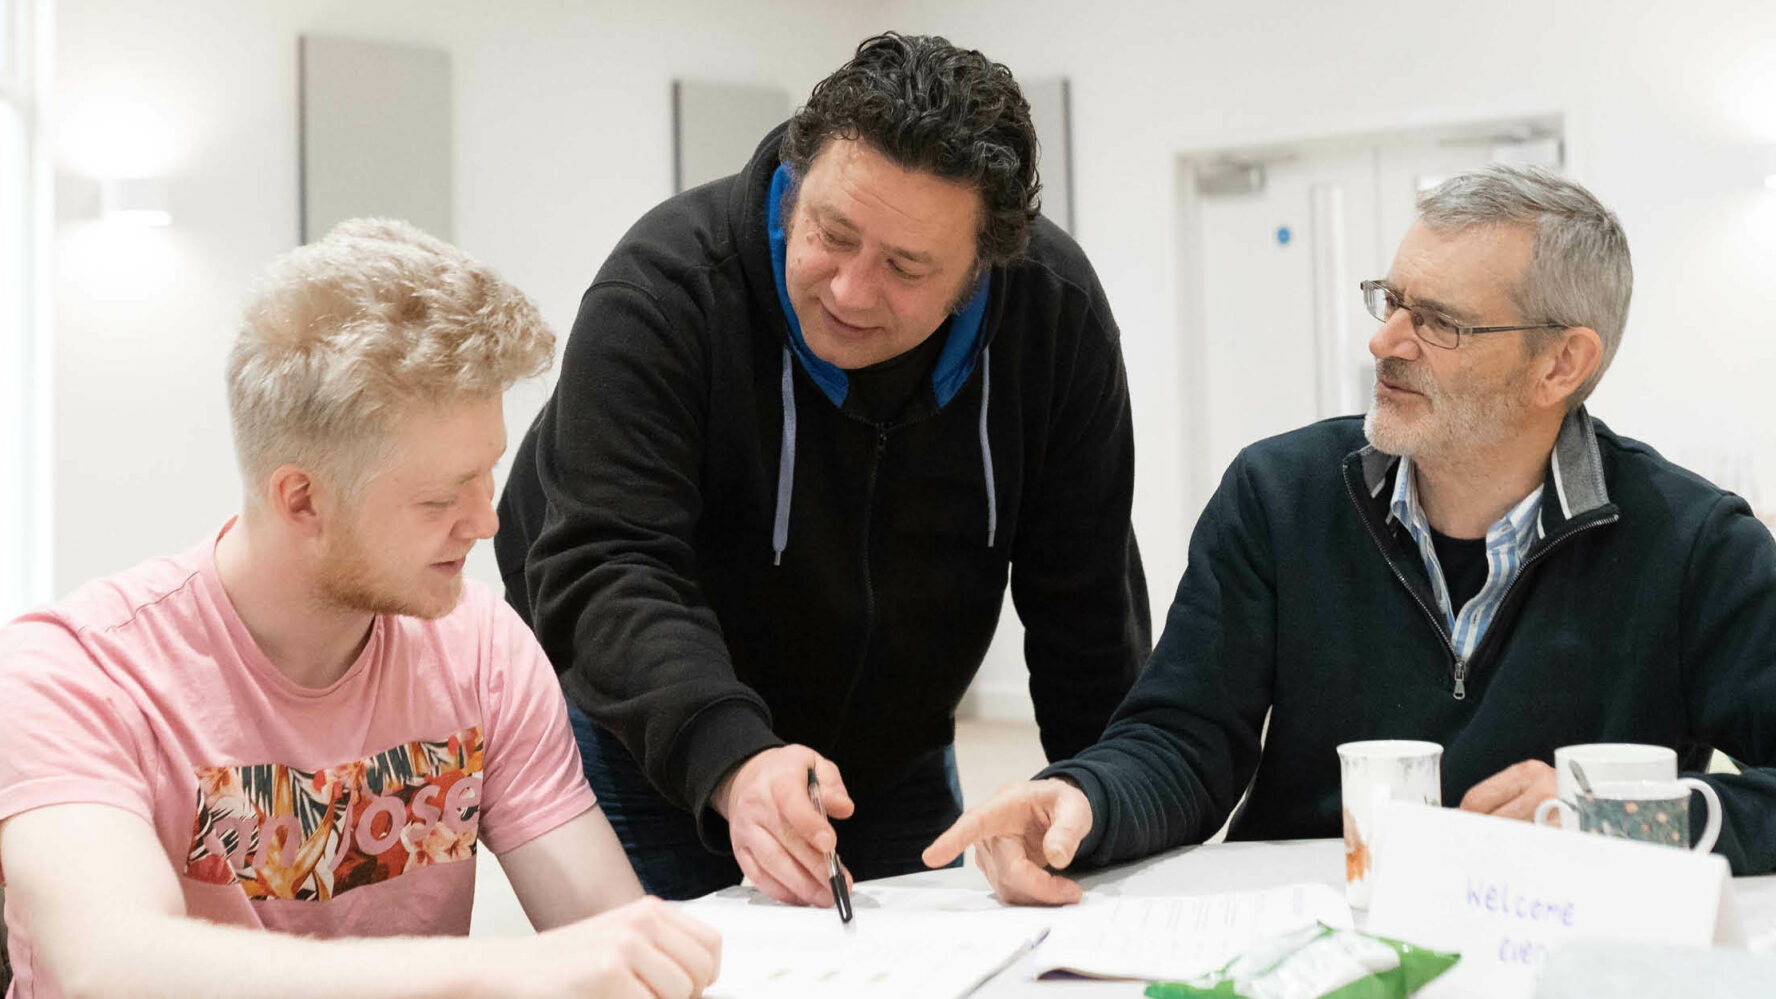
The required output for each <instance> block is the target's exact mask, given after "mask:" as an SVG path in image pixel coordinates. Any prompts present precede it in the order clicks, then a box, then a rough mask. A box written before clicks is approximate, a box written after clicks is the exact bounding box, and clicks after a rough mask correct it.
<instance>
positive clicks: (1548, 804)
mask: <svg viewBox="0 0 1776 999" xmlns="http://www.w3.org/2000/svg"><path fill="white" fill-rule="evenodd" d="M1559 807H1560V799H1559V798H1544V799H1542V803H1541V804H1539V805H1537V806H1536V813H1535V824H1536V825H1538V826H1546V827H1548V828H1550V829H1552V828H1555V826H1554V823H1552V822H1549V821H1548V816H1549V815H1550V814H1552V813H1553V811H1554V810H1555V809H1556V808H1559Z"/></svg>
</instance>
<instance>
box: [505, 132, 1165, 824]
mask: <svg viewBox="0 0 1776 999" xmlns="http://www.w3.org/2000/svg"><path fill="white" fill-rule="evenodd" d="M781 137H782V128H779V129H777V130H775V131H773V132H772V133H771V134H770V135H768V136H766V137H765V140H764V141H763V143H761V144H760V146H759V148H758V151H757V152H756V153H755V154H754V156H753V159H752V162H751V163H750V164H749V165H748V167H747V168H746V170H745V171H743V172H742V173H740V174H738V175H737V176H735V177H731V178H727V179H725V180H720V181H716V182H714V183H711V184H707V185H704V186H702V187H699V188H697V189H695V190H692V191H687V192H685V193H684V194H681V195H678V196H676V197H674V198H672V199H670V200H668V201H666V202H665V203H663V204H661V205H660V206H659V207H657V208H655V209H654V210H653V211H651V212H649V213H648V214H647V215H646V216H644V217H643V218H642V219H641V221H639V222H638V223H636V225H635V227H634V228H633V229H631V230H630V232H629V233H628V234H627V235H626V236H625V237H624V238H623V240H622V241H621V242H620V243H619V245H618V246H617V248H616V250H615V251H614V252H613V253H612V254H611V256H610V258H609V259H608V260H607V261H606V262H605V265H604V267H603V268H601V269H600V271H599V273H598V276H597V277H596V278H595V279H594V281H593V283H592V286H591V288H590V289H588V291H587V292H586V295H585V297H584V298H583V299H582V301H581V305H580V312H579V316H578V318H577V319H576V320H575V322H574V328H573V332H572V334H571V336H570V337H569V339H568V343H567V350H566V354H565V356H564V358H563V361H562V368H561V376H560V380H559V382H558V383H557V385H556V388H555V391H554V394H553V395H552V396H551V398H550V399H549V401H548V402H547V403H545V404H544V406H543V409H542V411H541V413H539V414H538V416H537V419H536V422H535V423H534V424H533V425H532V427H531V429H530V431H529V433H527V434H526V436H525V438H524V440H523V442H522V443H521V444H520V445H519V448H518V450H517V453H516V455H515V458H514V463H513V468H512V474H511V477H510V478H509V480H508V482H507V485H506V491H505V494H504V496H503V497H502V498H501V501H500V520H501V527H500V532H499V535H498V537H497V538H496V539H495V542H494V546H495V551H496V554H497V556H498V558H499V564H500V571H501V573H502V575H503V576H504V578H505V581H506V592H507V599H509V600H510V601H511V602H512V604H513V605H514V606H515V607H517V608H518V610H519V612H520V613H521V614H522V615H524V617H525V618H526V620H527V621H529V622H530V624H531V626H532V627H533V628H534V629H535V631H536V634H537V637H538V638H539V639H540V640H541V642H542V644H543V647H544V649H545V650H546V651H547V652H548V654H549V657H550V659H551V660H552V661H553V663H554V664H555V667H556V670H557V671H558V672H560V673H561V675H562V685H563V687H564V689H565V690H566V691H567V694H568V696H569V697H570V698H572V699H573V701H574V702H575V703H576V704H578V705H579V706H580V707H581V708H582V709H583V710H585V711H586V713H587V714H588V715H589V716H591V717H592V718H593V719H594V720H595V721H596V722H597V723H599V724H600V725H602V726H604V727H605V728H607V729H609V730H611V731H612V732H614V733H615V734H616V735H617V737H618V738H619V739H620V740H622V742H623V744H624V745H625V746H626V747H628V749H629V751H630V752H631V753H632V754H634V756H635V757H636V759H637V760H638V761H639V762H640V764H641V766H642V768H643V770H644V771H645V772H646V774H647V775H648V778H649V780H651V781H652V782H653V784H654V786H655V787H657V788H658V789H659V790H660V791H661V793H662V794H663V796H664V797H665V798H666V799H667V800H669V801H671V802H673V803H675V804H678V805H680V806H682V807H685V808H688V809H691V810H692V811H693V812H695V813H696V814H697V816H698V818H699V820H700V822H701V824H702V830H703V837H704V841H705V843H706V844H707V845H709V846H710V847H711V848H712V849H726V846H727V836H726V833H725V831H724V830H723V829H722V828H721V824H720V821H719V816H717V815H716V814H715V812H714V810H713V809H708V808H707V807H706V806H707V804H708V801H709V796H710V794H711V793H712V792H713V790H714V788H715V786H716V784H717V783H718V782H719V781H720V780H721V778H722V777H724V776H725V775H726V774H727V773H728V772H729V771H731V770H732V769H733V768H734V767H736V766H738V765H739V764H740V763H741V762H742V761H744V760H745V759H746V758H747V757H749V756H751V755H752V754H754V753H756V752H758V751H760V750H763V749H766V748H769V747H771V746H775V745H780V744H783V743H785V742H798V743H803V744H806V745H809V746H812V747H814V748H815V749H816V750H818V751H820V752H821V753H823V754H824V755H826V756H828V757H830V758H831V759H833V760H834V761H835V762H836V763H837V764H838V766H839V768H840V771H841V773H842V774H843V775H844V778H845V782H846V785H847V788H848V789H849V790H850V791H851V792H852V794H853V795H867V794H868V793H869V792H870V791H872V790H874V789H880V788H883V787H887V786H890V785H892V784H893V783H894V782H895V781H896V780H898V779H900V778H902V777H904V776H905V775H907V774H908V773H909V772H910V771H911V770H912V769H913V768H914V767H915V766H916V765H918V764H919V763H920V762H921V761H925V760H929V759H930V758H931V757H932V755H933V754H936V753H940V752H942V751H943V749H944V747H946V746H948V745H949V743H950V742H951V741H952V739H953V736H954V717H955V708H956V704H957V702H958V701H959V700H960V699H961V696H962V694H963V692H964V690H965V689H966V688H967V686H968V683H969V681H970V679H971V678H972V677H973V676H974V673H975V671H976V670H977V669H979V667H980V663H981V658H982V657H983V655H984V654H985V653H986V649H987V645H988V642H989V640H990V639H991V638H992V635H993V630H994V627H995V626H996V625H997V623H998V620H999V610H1000V605H1001V603H1002V601H1003V598H1004V592H1005V588H1006V579H1007V574H1008V572H1009V576H1010V584H1011V593H1012V598H1013V600H1014V602H1015V603H1016V605H1017V608H1018V612H1019V615H1020V617H1021V618H1022V620H1023V621H1024V624H1025V628H1026V639H1025V657H1026V660H1027V663H1028V666H1029V670H1030V687H1031V693H1032V696H1033V698H1034V701H1035V704H1036V714H1037V721H1038V723H1039V724H1040V726H1041V730H1042V741H1043V747H1044V749H1045V751H1046V752H1047V753H1048V755H1049V757H1050V758H1051V759H1058V758H1061V757H1065V756H1067V755H1070V754H1071V753H1074V752H1077V751H1078V750H1080V749H1082V748H1084V747H1085V746H1086V745H1089V744H1090V743H1091V742H1092V741H1093V740H1094V739H1095V738H1096V737H1097V736H1098V734H1099V733H1100V732H1101V731H1102V729H1103V726H1104V723H1105V721H1106V719H1108V718H1109V716H1110V713H1111V712H1112V711H1113V710H1114V709H1115V707H1116V705H1117V703H1118V702H1120V701H1121V699H1122V696H1123V695H1124V694H1125V693H1126V692H1127V690H1128V688H1129V686H1130V684H1131V683H1132V682H1133V680H1134V677H1135V675H1136V672H1137V671H1138V669H1139V667H1140V664H1141V663H1142V662H1143V661H1144V660H1145V658H1146V655H1147V652H1148V650H1149V635H1150V625H1149V621H1148V611H1147V591H1146V583H1145V580H1144V578H1143V576H1142V572H1141V562H1140V555H1139V552H1138V550H1137V548H1136V545H1135V538H1134V532H1133V530H1132V528H1131V525H1130V521H1129V506H1130V501H1131V495H1132V492H1133V485H1134V438H1133V429H1132V424H1131V420H1130V413H1129V402H1128V389H1127V378H1126V375H1125V372H1124V370H1123V364H1122V355H1121V350H1120V347H1119V345H1118V333H1117V329H1116V326H1115V323H1114V321H1113V320H1112V318H1111V316H1110V310H1109V306H1108V304H1107V303H1106V301H1105V299H1104V294H1103V290H1102V289H1101V288H1100V287H1099V285H1098V281H1097V278H1096V275H1095V274H1093V272H1092V270H1091V266H1090V264H1089V263H1087V261H1086V260H1085V257H1084V255H1083V254H1081V252H1080V251H1079V248H1078V247H1077V246H1076V245H1075V244H1074V243H1073V242H1072V240H1071V239H1069V238H1068V237H1067V236H1066V235H1065V234H1064V233H1062V232H1061V231H1060V230H1058V229H1057V228H1055V227H1054V226H1053V225H1051V224H1049V223H1048V222H1047V221H1045V220H1038V222H1037V224H1036V227H1035V231H1034V233H1033V235H1032V238H1031V242H1030V250H1029V253H1028V254H1027V256H1026V258H1025V259H1023V260H1020V261H1017V262H1015V263H1013V264H1011V265H1009V266H1005V267H998V268H994V269H992V271H991V272H990V273H989V274H988V275H987V279H986V281H985V288H986V289H987V290H986V291H985V292H984V293H983V294H982V295H981V296H980V297H979V299H978V300H977V301H976V302H975V303H973V309H972V311H973V312H974V313H975V317H974V319H973V322H974V323H975V324H977V328H975V329H974V330H973V333H972V336H971V337H959V338H958V339H957V341H956V342H957V343H958V345H959V346H958V350H960V351H961V354H960V355H959V356H952V355H955V354H956V352H953V351H949V350H946V351H945V352H944V357H943V358H942V359H940V360H939V362H938V370H937V371H936V372H935V373H934V377H933V379H931V381H930V382H927V383H925V384H923V385H922V386H921V390H920V391H919V393H918V394H917V395H915V396H914V398H913V400H912V401H911V402H910V403H909V404H908V406H907V407H906V409H905V410H904V411H902V412H901V413H900V414H899V415H898V416H897V417H894V418H892V419H888V420H885V421H881V422H876V421H872V420H871V419H869V418H868V417H867V416H866V415H864V413H863V412H862V411H861V409H859V408H858V407H857V406H855V401H856V400H853V399H845V400H844V402H843V404H839V405H835V404H834V401H833V397H834V393H833V392H832V391H831V378H832V376H833V373H834V371H833V369H829V368H822V367H821V366H820V365H819V363H818V359H814V358H812V357H811V355H808V354H806V351H805V349H803V348H801V344H800V337H799V334H798V333H795V332H793V331H792V326H791V324H790V323H789V321H788V317H787V316H786V310H785V308H784V306H783V304H782V300H781V299H780V297H779V294H778V290H777V287H776V278H775V276H774V269H773V263H772V257H771V242H770V238H769V235H768V226H769V222H770V215H771V212H769V211H768V208H769V207H770V206H771V205H772V203H773V202H772V198H771V185H772V181H773V179H774V177H775V175H776V173H777V168H778V165H779V164H778V148H779V144H780V142H781ZM968 311H970V310H965V311H964V314H963V315H960V316H958V317H956V318H955V319H953V320H951V322H950V323H949V324H947V326H946V328H945V329H941V330H939V331H938V332H937V333H935V334H934V336H948V335H950V333H951V332H952V331H951V330H950V329H949V327H951V326H960V325H961V324H964V323H965V322H968V321H969V317H968V315H967V313H968ZM964 340H966V344H965V346H966V349H965V350H963V349H962V346H963V345H964V343H963V341H964ZM946 374H947V375H948V379H947V380H946V377H945V376H946ZM964 376H965V377H964ZM839 377H841V378H842V377H843V376H842V374H841V375H840V376H839Z"/></svg>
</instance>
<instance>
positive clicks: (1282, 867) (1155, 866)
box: [871, 839, 1776, 999]
mask: <svg viewBox="0 0 1776 999" xmlns="http://www.w3.org/2000/svg"><path fill="white" fill-rule="evenodd" d="M1314 881H1317V882H1321V883H1324V884H1327V885H1331V886H1333V887H1336V888H1338V889H1339V890H1340V891H1342V890H1343V888H1344V841H1343V840H1337V839H1314V840H1292V841H1283V842H1245V843H1212V844H1206V845H1203V846H1187V847H1182V848H1180V849H1177V850H1173V851H1171V852H1169V853H1163V854H1160V855H1158V856H1155V857H1150V858H1148V859H1146V860H1141V861H1136V862H1135V863H1132V864H1124V865H1122V866H1119V867H1114V868H1109V869H1107V870H1104V871H1099V872H1097V873H1094V874H1088V875H1085V876H1083V877H1081V878H1080V879H1079V882H1080V884H1081V885H1082V886H1083V887H1084V888H1085V889H1086V890H1088V891H1096V892H1101V893H1108V894H1120V895H1137V896H1138V895H1206V894H1213V893H1216V892H1229V891H1250V890H1255V889H1261V888H1275V887H1280V886H1283V885H1290V884H1299V883H1301V882H1314ZM871 884H877V885H892V886H895V887H898V888H934V889H936V888H950V889H954V888H974V889H985V888H986V887H987V882H986V878H985V876H983V875H982V874H981V873H980V870H979V869H978V868H975V867H973V866H969V867H966V868H951V869H946V870H941V871H928V872H924V873H920V874H907V875H903V876H901V877H898V878H885V879H883V880H880V881H875V882H871ZM1733 898H1734V901H1735V904H1736V907H1737V909H1738V912H1739V916H1740V921H1741V923H1742V925H1743V926H1744V929H1745V933H1746V937H1747V939H1748V941H1749V942H1750V943H1751V946H1752V948H1753V949H1756V950H1776V875H1764V876H1761V877H1749V878H1734V879H1733ZM1355 915H1356V920H1357V925H1358V926H1359V927H1361V926H1362V925H1363V919H1364V914H1363V913H1362V912H1358V913H1356V914H1355ZM1144 988H1145V985H1143V984H1142V983H1138V982H1080V981H1031V980H1030V979H1029V977H1028V973H1027V971H1026V969H1025V968H1024V967H1023V966H1022V964H1021V963H1020V964H1017V965H1013V966H1012V967H1011V968H1008V969H1007V970H1006V971H1004V972H1003V973H1001V974H1000V975H998V976H997V977H996V978H994V979H993V980H992V981H991V982H989V983H988V984H987V985H986V986H985V987H984V988H982V989H981V990H980V992H979V993H977V994H978V995H980V996H983V997H994V999H1000V997H1006V996H1031V997H1048V999H1073V997H1088V996H1122V997H1129V996H1139V995H1140V994H1141V993H1142V991H1143V989H1144Z"/></svg>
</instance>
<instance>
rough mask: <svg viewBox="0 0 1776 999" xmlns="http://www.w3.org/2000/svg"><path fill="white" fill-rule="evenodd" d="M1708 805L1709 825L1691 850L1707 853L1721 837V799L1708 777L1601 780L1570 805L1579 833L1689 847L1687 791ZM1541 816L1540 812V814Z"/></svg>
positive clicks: (1688, 802) (1688, 797)
mask: <svg viewBox="0 0 1776 999" xmlns="http://www.w3.org/2000/svg"><path fill="white" fill-rule="evenodd" d="M1692 788H1693V789H1695V790H1697V791H1699V792H1701V794H1702V800H1703V801H1705V802H1707V804H1708V820H1707V824H1706V825H1704V826H1703V828H1702V836H1701V838H1700V839H1698V840H1696V845H1695V846H1694V847H1693V849H1694V850H1695V851H1696V852H1697V853H1706V852H1708V851H1709V850H1712V849H1714V841H1715V840H1716V839H1719V838H1720V829H1721V803H1720V796H1719V795H1717V794H1715V793H1714V788H1712V787H1709V786H1708V783H1707V782H1706V781H1702V780H1697V779H1696V778H1694V777H1678V778H1674V779H1671V780H1621V781H1602V782H1600V783H1598V784H1595V785H1593V786H1592V788H1591V791H1592V793H1591V794H1589V795H1586V794H1580V795H1579V796H1578V797H1577V800H1575V801H1574V802H1573V803H1572V804H1573V808H1574V809H1575V810H1576V811H1577V812H1578V813H1579V831H1580V832H1587V833H1591V834H1593V835H1597V836H1614V837H1616V838H1618V839H1637V840H1641V841H1643V842H1646V843H1662V844H1664V845H1666V846H1677V847H1688V846H1690V790H1691V789H1692ZM1538 817H1539V816H1538Z"/></svg>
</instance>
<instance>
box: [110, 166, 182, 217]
mask: <svg viewBox="0 0 1776 999" xmlns="http://www.w3.org/2000/svg"><path fill="white" fill-rule="evenodd" d="M99 216H100V218H102V219H104V220H105V221H107V222H117V223H122V224H127V225H140V226H164V225H171V224H172V222H173V213H172V211H171V210H170V209H169V208H168V207H167V185H166V181H164V180H158V179H155V178H152V177H110V178H106V179H104V180H101V181H99Z"/></svg>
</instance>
